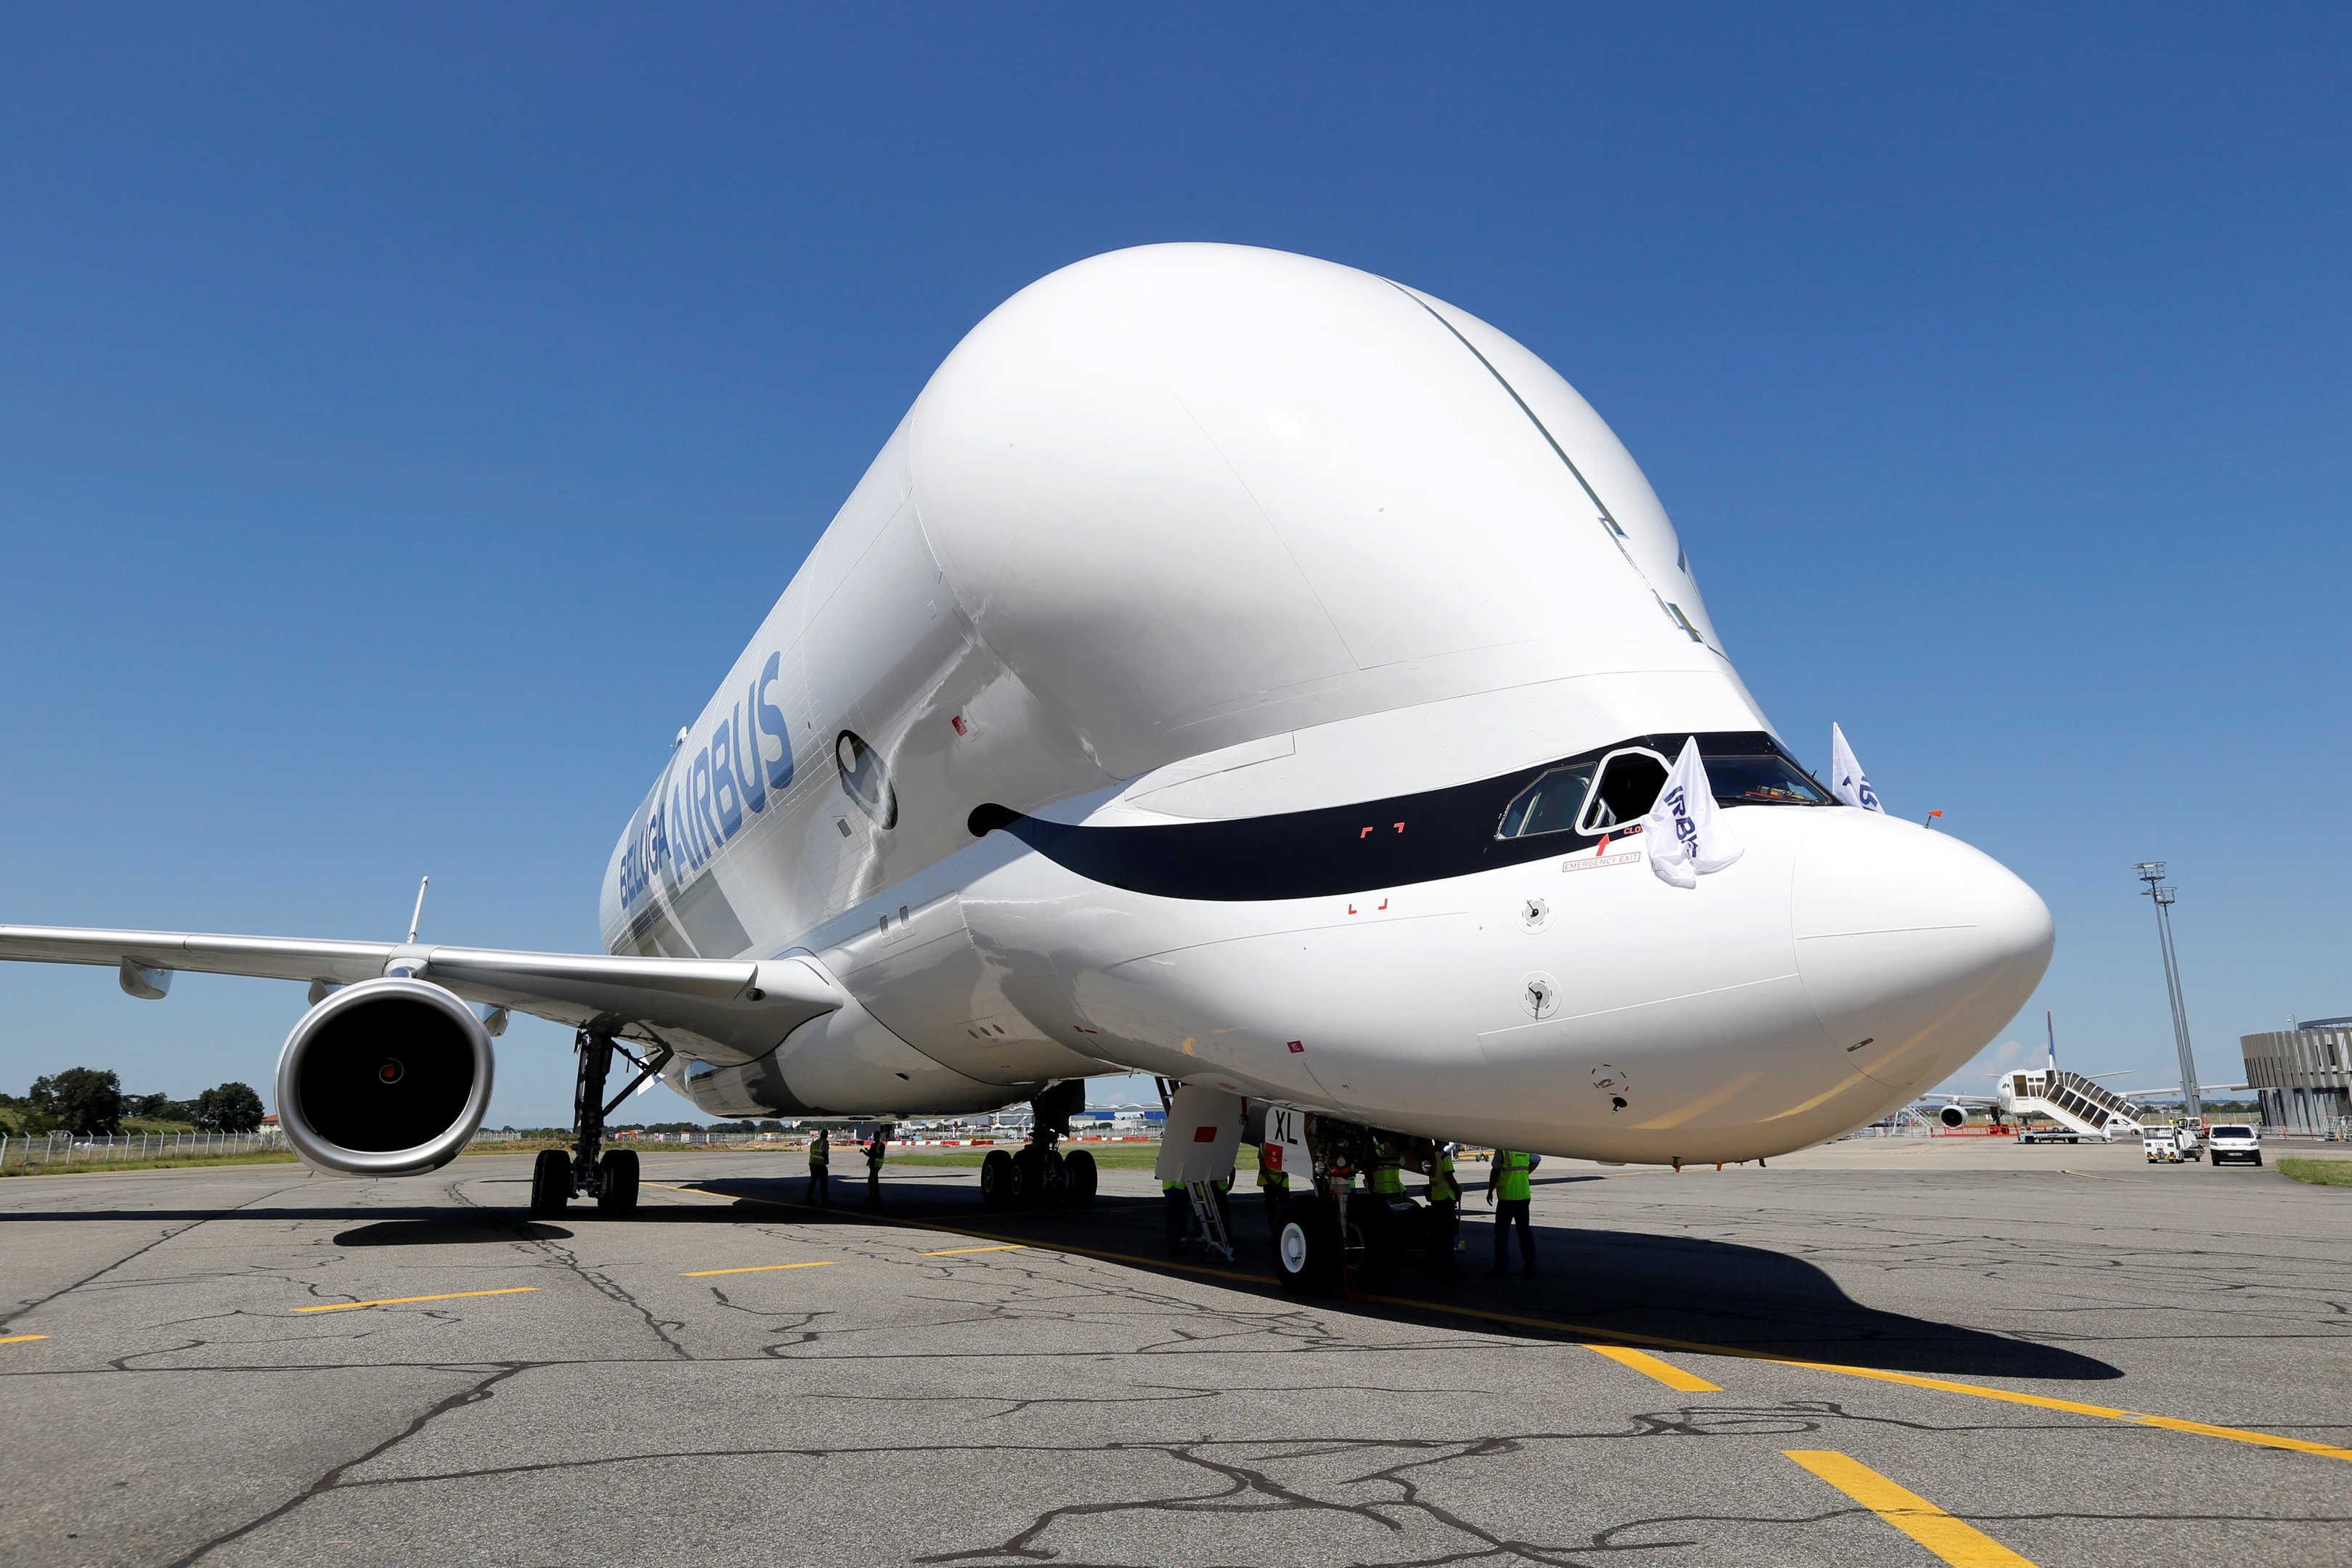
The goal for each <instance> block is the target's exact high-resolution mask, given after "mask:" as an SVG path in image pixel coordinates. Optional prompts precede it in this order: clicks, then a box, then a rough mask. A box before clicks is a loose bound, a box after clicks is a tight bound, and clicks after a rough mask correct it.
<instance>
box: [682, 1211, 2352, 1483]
mask: <svg viewBox="0 0 2352 1568" xmlns="http://www.w3.org/2000/svg"><path fill="white" fill-rule="evenodd" d="M1658 1174H1664V1173H1658ZM644 1185H645V1186H665V1187H668V1189H669V1190H670V1191H672V1192H685V1193H693V1194H695V1195H696V1196H697V1197H709V1198H715V1199H719V1200H720V1201H723V1202H728V1203H747V1204H754V1205H758V1206H760V1207H767V1208H790V1209H796V1210H800V1211H803V1212H805V1213H810V1214H826V1215H834V1214H837V1213H840V1212H842V1211H836V1210H834V1209H830V1208H819V1207H812V1206H810V1205H808V1204H804V1203H788V1202H784V1201H782V1200H781V1199H777V1198H772V1197H741V1196H738V1195H737V1194H734V1193H722V1192H709V1191H707V1190H705V1189H703V1188H700V1187H690V1186H670V1184H668V1183H667V1182H646V1183H645V1184H644ZM863 1218H865V1219H866V1221H867V1222H868V1223H871V1224H877V1225H894V1226H898V1227H901V1228H907V1229H915V1230H932V1231H938V1232H940V1233H942V1234H945V1235H949V1236H969V1237H971V1238H973V1239H976V1240H982V1241H1011V1240H1012V1238H1011V1237H1009V1236H997V1235H992V1234H991V1233H989V1232H988V1231H985V1230H970V1229H966V1228H962V1227H961V1226H954V1225H940V1224H938V1223H935V1222H934V1221H931V1220H928V1219H910V1218H899V1217H896V1216H888V1215H868V1216H865V1217H863ZM1018 1245H1021V1246H1024V1247H1043V1248H1048V1249H1051V1250H1053V1251H1055V1252H1066V1253H1069V1254H1071V1255H1073V1256H1075V1257H1080V1258H1100V1259H1103V1260H1107V1261H1109V1262H1113V1263H1133V1264H1136V1265H1138V1266H1139V1267H1141V1268H1145V1269H1170V1270H1176V1271H1178V1272H1180V1273H1185V1274H1206V1275H1208V1276H1210V1277H1211V1278H1213V1279H1219V1280H1246V1281H1250V1282H1251V1283H1253V1284H1272V1283H1274V1282H1275V1280H1274V1276H1273V1275H1271V1274H1246V1273H1244V1272H1242V1271H1241V1270H1238V1269H1217V1268H1212V1267H1210V1266H1209V1265H1207V1264H1203V1263H1184V1262H1180V1261H1178V1260H1175V1259H1172V1258H1144V1257H1139V1256H1137V1255H1136V1254H1134V1253H1132V1252H1111V1251H1107V1250H1105V1249H1101V1248H1098V1247H1077V1246H1071V1245H1067V1244H1065V1243H1062V1242H1052V1241H1024V1242H1021V1243H1019V1244H1018ZM1355 1300H1357V1301H1366V1302H1370V1303H1372V1304H1374V1305H1378V1306H1389V1307H1411V1308H1412V1309H1413V1310H1414V1311H1415V1312H1445V1313H1451V1314H1452V1315H1454V1316H1455V1317H1463V1318H1480V1319H1484V1320H1486V1322H1498V1323H1511V1324H1513V1325H1515V1326H1517V1327H1520V1328H1532V1329H1542V1330H1544V1331H1546V1332H1547V1333H1556V1334H1565V1335H1569V1336H1570V1337H1572V1338H1575V1339H1578V1340H1588V1339H1590V1340H1595V1341H1603V1342H1609V1341H1615V1342H1624V1343H1632V1344H1644V1345H1654V1346H1655V1347H1657V1348H1658V1349H1660V1350H1683V1351H1689V1352H1691V1353H1692V1354H1696V1355H1727V1356H1731V1357H1734V1358H1736V1359H1738V1360H1740V1361H1762V1362H1769V1363H1772V1364H1775V1365H1778V1366H1794V1367H1801V1368H1803V1369H1804V1370H1806V1371H1808V1372H1834V1373H1837V1374H1838V1375H1841V1376H1844V1377H1866V1378H1870V1379H1872V1380H1874V1381H1875V1382H1879V1383H1900V1384H1905V1385H1909V1386H1910V1387H1913V1388H1932V1389H1934V1390H1935V1391H1937V1393H1939V1394H1962V1395H1966V1396H1969V1397H1970V1398H1974V1399H1994V1400H2000V1401H2001V1402H2003V1403H2005V1404H2011V1405H2032V1406H2037V1407H2038V1408H2041V1409H2043V1410H2063V1411H2065V1412H2067V1413H2068V1414H2070V1415H2074V1416H2096V1417H2099V1418H2100V1419H2102V1420H2108V1421H2128V1422H2131V1423H2132V1424H2133V1425H2135V1426H2140V1427H2163V1428H2164V1429H2165V1430H2167V1431H2170V1432H2190V1433H2194V1434H2196V1435H2198V1436H2200V1437H2224V1438H2227V1439H2228V1440H2230V1441H2231V1442H2233V1443H2252V1444H2255V1445H2257V1446H2259V1447H2262V1448H2285V1449H2288V1450H2290V1451H2292V1452H2294V1453H2298V1454H2313V1455H2316V1456H2318V1457H2319V1458H2328V1459H2347V1460H2352V1448H2342V1447H2339V1446H2337V1445H2336V1444H2333V1443H2318V1442H2314V1441H2312V1440H2311V1439H2309V1438H2307V1437H2281V1436H2279V1435H2278V1434H2277V1433H2274V1432H2256V1431H2252V1430H2250V1429H2248V1428H2246V1427H2216V1426H2211V1425H2209V1424H2208V1423H2206V1422H2202V1421H2184V1420H2181V1419H2180V1418H2179V1417H2178V1416H2150V1415H2147V1414H2145V1413H2143V1412H2141V1411H2137V1410H2119V1409H2116V1408H2115V1407H2114V1406H2106V1405H2085V1404H2084V1403H2082V1402H2080V1401H2078V1400H2074V1399H2058V1398H2053V1397H2052V1396H2049V1395H2046V1394H2025V1393H2021V1392H2019V1391H2017V1390H2015V1389H2010V1388H1994V1387H1991V1386H1990V1385H1986V1384H1981V1383H1959V1382H1956V1381H1954V1380H1953V1379H1951V1378H1948V1377H1923V1376H1920V1375H1918V1374H1916V1373H1910V1372H1882V1371H1880V1370H1879V1369H1878V1368H1876V1367H1874V1366H1849V1365H1846V1364H1843V1363H1840V1362H1833V1361H1804V1360H1801V1359H1799V1358H1798V1357H1795V1356H1789V1355H1774V1354H1771V1353H1769V1351H1760V1350H1742V1349H1740V1348H1738V1346H1736V1345H1727V1344H1710V1343H1706V1341H1704V1340H1688V1339H1673V1338H1669V1337H1667V1336H1665V1335H1664V1334H1645V1333H1634V1332H1633V1331H1632V1330H1630V1329H1613V1328H1595V1327H1593V1326H1592V1325H1591V1324H1589V1323H1571V1322H1561V1321H1559V1319H1557V1318H1533V1317H1526V1316H1523V1315H1521V1314H1519V1313H1517V1312H1495V1311H1493V1310H1492V1309H1490V1308H1486V1307H1464V1306H1455V1305H1452V1304H1450V1303H1448V1302H1444V1301H1415V1300H1413V1299H1412V1297H1409V1296H1359V1297H1356V1298H1355Z"/></svg>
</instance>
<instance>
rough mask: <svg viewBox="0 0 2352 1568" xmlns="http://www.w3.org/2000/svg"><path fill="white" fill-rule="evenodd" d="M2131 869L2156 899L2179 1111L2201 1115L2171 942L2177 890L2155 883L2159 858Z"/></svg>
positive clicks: (2160, 879)
mask: <svg viewBox="0 0 2352 1568" xmlns="http://www.w3.org/2000/svg"><path fill="white" fill-rule="evenodd" d="M2132 870H2134V871H2135V872H2137V873H2139V879H2140V881H2142V882H2144V883H2147V894H2146V896H2147V897H2148V898H2151V899H2153V900H2155V901H2156V940H2157V945H2158V947H2160V948H2161V949H2162V950H2163V953H2164V997H2165V1000H2166V1001H2168V1003H2170V1004H2171V1007H2172V1044H2173V1048H2174V1049H2175V1050H2176V1051H2179V1053H2180V1113H2181V1114H2182V1115H2184V1116H2189V1117H2192V1118H2193V1117H2201V1116H2202V1115H2204V1114H2205V1102H2204V1100H2203V1098H2202V1096H2200V1094H2199V1093H2198V1084H2197V1058H2196V1056H2195V1055H2194V1054H2193V1053H2192V1052H2191V1051H2190V1050H2189V1004H2188V1003H2187V1002H2186V1001H2184V1000H2183V999H2182V998H2181V995H2180V957H2179V952H2178V950H2177V949H2175V948H2174V946H2173V945H2172V901H2173V899H2174V898H2175V896H2177V892H2178V890H2176V889H2174V888H2169V887H2164V886H2161V885H2159V884H2160V883H2162V882H2163V881H2164V862H2162V861H2142V862H2140V863H2139V864H2137V865H2136V866H2134V867H2132Z"/></svg>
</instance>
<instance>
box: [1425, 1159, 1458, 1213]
mask: <svg viewBox="0 0 2352 1568" xmlns="http://www.w3.org/2000/svg"><path fill="white" fill-rule="evenodd" d="M1461 1196H1462V1184H1461V1183H1460V1182H1458V1181H1455V1180H1454V1156H1453V1155H1438V1156H1437V1168H1436V1169H1435V1170H1433V1171H1432V1172H1430V1173H1429V1201H1430V1202H1432V1203H1453V1202H1454V1201H1456V1200H1457V1199H1459V1198H1460V1197H1461Z"/></svg>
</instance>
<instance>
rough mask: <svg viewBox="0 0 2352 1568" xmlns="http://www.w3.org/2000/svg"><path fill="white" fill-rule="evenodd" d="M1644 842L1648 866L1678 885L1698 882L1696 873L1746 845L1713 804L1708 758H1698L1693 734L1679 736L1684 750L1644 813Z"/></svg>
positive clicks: (1718, 865)
mask: <svg viewBox="0 0 2352 1568" xmlns="http://www.w3.org/2000/svg"><path fill="white" fill-rule="evenodd" d="M1642 842H1643V844H1645V845H1647V846H1648V847H1649V852H1650V869H1651V870H1652V871H1654V872H1655V873H1657V874H1658V880H1659V881H1660V882H1670V883H1674V884H1675V886H1676V887H1696V886H1697V885H1698V879H1699V878H1700V877H1703V876H1706V874H1708V873H1710V872H1718V871H1721V870H1722V869H1723V868H1724V867H1725V866H1727V865H1729V864H1730V863H1731V862H1734V861H1736V860H1738V858H1739V857H1740V856H1741V855H1742V854H1744V853H1746V849H1745V847H1744V846H1743V845H1742V844H1741V843H1740V841H1739V840H1738V837H1737V836H1736V835H1735V834H1734V833H1733V832H1732V831H1731V829H1730V827H1729V826H1728V825H1727V824H1726V823H1725V822H1724V821H1723V819H1722V818H1721V817H1720V816H1719V815H1718V814H1717V811H1716V809H1715V790H1714V789H1713V788H1712V787H1710V786H1709V785H1708V783H1707V781H1706V763H1704V762H1702V761H1700V760H1699V755H1698V741H1697V739H1696V737H1693V738H1691V739H1688V740H1685V741H1684V742H1683V754H1682V755H1681V756H1680V757H1678V758H1675V767H1674V771H1673V772H1671V773H1669V774H1667V775H1666V787H1665V788H1664V789H1661V790H1659V791H1658V803H1657V804H1656V805H1654V806H1653V807H1651V808H1650V814H1649V815H1648V816H1646V817H1644V818H1643V819H1642Z"/></svg>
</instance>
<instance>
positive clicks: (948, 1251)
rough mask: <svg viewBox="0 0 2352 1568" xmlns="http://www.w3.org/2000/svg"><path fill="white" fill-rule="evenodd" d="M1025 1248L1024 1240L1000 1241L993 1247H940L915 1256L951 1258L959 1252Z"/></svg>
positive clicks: (1023, 1250) (1027, 1245) (1009, 1250)
mask: <svg viewBox="0 0 2352 1568" xmlns="http://www.w3.org/2000/svg"><path fill="white" fill-rule="evenodd" d="M1027 1250H1029V1243H1027V1242H1026V1241H1002V1242H999V1243H997V1244H996V1245H995V1246H993V1247H942V1248H940V1249H939V1250H938V1251H936V1252H920V1253H918V1254H916V1256H918V1257H921V1258H952V1257H954V1256H955V1255H956V1254H957V1253H959V1252H1026V1251H1027Z"/></svg>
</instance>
